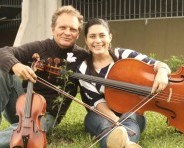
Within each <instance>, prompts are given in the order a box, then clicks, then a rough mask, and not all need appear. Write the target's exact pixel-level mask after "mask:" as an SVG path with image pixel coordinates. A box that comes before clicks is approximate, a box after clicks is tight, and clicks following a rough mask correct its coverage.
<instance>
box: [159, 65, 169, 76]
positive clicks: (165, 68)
mask: <svg viewBox="0 0 184 148" xmlns="http://www.w3.org/2000/svg"><path fill="white" fill-rule="evenodd" d="M159 69H164V70H166V71H167V74H168V75H169V74H170V73H171V70H170V68H169V67H166V66H160V67H159Z"/></svg>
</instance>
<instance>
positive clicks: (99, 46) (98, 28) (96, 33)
mask: <svg viewBox="0 0 184 148" xmlns="http://www.w3.org/2000/svg"><path fill="white" fill-rule="evenodd" d="M111 39H112V35H111V34H109V32H108V31H107V29H106V28H105V27H104V26H103V25H99V24H98V25H93V26H91V27H90V28H89V30H88V34H87V36H86V39H85V41H86V45H87V46H88V49H89V50H90V51H91V52H92V53H93V54H103V53H106V52H108V49H109V44H110V42H111Z"/></svg>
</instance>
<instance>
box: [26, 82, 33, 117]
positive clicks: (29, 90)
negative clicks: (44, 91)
mask: <svg viewBox="0 0 184 148" xmlns="http://www.w3.org/2000/svg"><path fill="white" fill-rule="evenodd" d="M32 97H33V83H32V82H31V81H28V86H27V93H26V103H25V108H24V113H25V117H27V118H29V117H30V116H31V107H32Z"/></svg>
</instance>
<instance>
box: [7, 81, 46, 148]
mask: <svg viewBox="0 0 184 148" xmlns="http://www.w3.org/2000/svg"><path fill="white" fill-rule="evenodd" d="M45 111H46V101H45V99H44V98H43V96H41V95H39V94H36V93H33V83H32V82H31V81H29V82H28V86H27V92H26V94H23V95H21V96H20V97H19V98H18V100H17V103H16V112H17V114H18V116H19V124H18V127H17V129H15V130H14V131H13V134H12V137H11V140H10V147H11V148H15V147H21V148H46V146H47V140H46V132H45V131H42V130H41V128H40V118H41V116H43V115H44V113H45Z"/></svg>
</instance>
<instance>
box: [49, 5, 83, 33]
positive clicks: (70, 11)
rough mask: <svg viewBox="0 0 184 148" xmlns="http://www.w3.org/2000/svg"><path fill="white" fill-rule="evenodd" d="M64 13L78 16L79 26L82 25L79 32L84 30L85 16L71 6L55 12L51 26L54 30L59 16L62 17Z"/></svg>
mask: <svg viewBox="0 0 184 148" xmlns="http://www.w3.org/2000/svg"><path fill="white" fill-rule="evenodd" d="M63 13H66V14H71V15H74V16H76V17H77V18H78V20H79V24H80V26H79V31H81V30H82V28H83V16H82V15H81V13H80V12H79V11H78V10H77V9H75V8H74V7H73V6H71V5H68V6H63V7H61V8H59V9H57V10H56V11H55V13H54V14H53V16H52V24H51V27H52V28H54V27H55V25H56V21H57V18H58V16H60V15H61V14H63Z"/></svg>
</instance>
